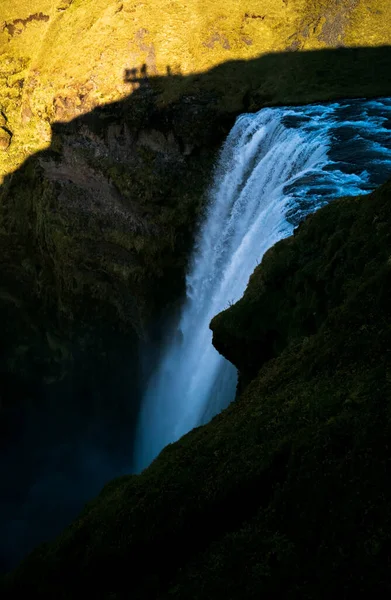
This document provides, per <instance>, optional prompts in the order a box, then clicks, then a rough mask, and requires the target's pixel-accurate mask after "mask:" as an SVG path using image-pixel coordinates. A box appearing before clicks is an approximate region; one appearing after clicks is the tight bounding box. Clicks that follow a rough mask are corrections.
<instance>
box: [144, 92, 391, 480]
mask: <svg viewBox="0 0 391 600" xmlns="http://www.w3.org/2000/svg"><path fill="white" fill-rule="evenodd" d="M390 129H391V100H390V99H383V100H373V101H365V100H361V101H360V100H355V101H346V102H339V103H333V104H327V105H311V106H306V107H297V108H267V109H263V110H261V111H260V112H259V113H257V114H246V115H242V116H240V117H239V118H238V119H237V121H236V123H235V125H234V127H233V129H232V131H231V133H230V134H229V136H228V138H227V140H226V142H225V144H224V146H223V148H222V151H221V153H220V157H219V160H218V164H217V166H216V170H215V175H214V181H213V184H212V186H211V188H210V191H209V201H208V207H207V209H206V214H205V217H204V221H203V224H202V226H201V229H200V232H199V235H198V238H197V240H196V244H195V248H194V252H193V257H192V259H191V262H190V266H189V272H188V275H187V279H186V283H187V294H186V301H185V303H184V306H183V308H182V312H181V317H180V321H179V325H178V327H177V328H175V330H173V331H171V332H169V335H168V337H167V340H166V346H165V350H164V353H163V358H162V360H161V362H160V364H159V366H158V369H157V370H156V372H155V373H154V374H153V375H152V377H151V379H150V381H149V383H148V386H147V390H146V393H145V396H144V398H143V401H142V407H141V412H140V417H139V423H138V430H137V436H136V443H135V464H134V471H136V472H139V471H140V470H142V469H143V468H145V467H146V466H148V464H149V463H150V462H151V461H152V460H153V459H154V458H155V457H156V456H157V454H158V453H159V452H160V450H162V448H163V447H164V446H165V445H167V444H168V443H170V442H174V441H176V440H177V439H179V438H180V437H181V436H182V435H183V434H185V433H186V432H188V431H189V430H190V429H192V428H194V427H196V426H198V425H201V424H204V423H206V422H207V421H209V420H210V419H211V418H212V417H213V416H214V415H216V414H217V413H218V412H220V411H221V410H222V409H224V408H225V407H226V406H227V405H228V404H229V403H230V402H231V401H232V399H233V398H234V395H235V387H236V371H235V369H234V367H233V366H232V365H231V364H230V363H228V362H227V361H226V360H225V359H224V358H223V357H222V356H220V355H219V354H218V353H217V352H216V350H215V349H214V348H213V346H212V343H211V337H212V334H211V331H210V330H209V323H210V321H211V319H212V317H213V316H214V315H216V314H217V313H218V312H220V311H221V310H223V309H224V308H226V307H227V306H228V304H230V303H233V302H236V301H237V300H238V299H239V298H240V297H241V296H242V294H243V292H244V290H245V288H246V285H247V282H248V279H249V276H250V275H251V273H252V272H253V270H254V268H255V266H256V265H257V264H258V263H259V261H260V260H261V258H262V256H263V254H264V253H265V252H266V250H268V248H270V247H271V246H272V245H273V244H275V243H276V242H277V241H279V240H280V239H282V238H284V237H287V236H289V235H290V234H291V233H292V231H293V229H294V227H295V226H296V225H297V224H298V223H299V222H300V220H302V219H303V218H304V217H305V215H307V214H308V213H310V212H313V211H315V210H317V209H318V208H320V207H321V206H323V205H324V204H325V203H327V202H329V201H330V200H331V199H333V198H336V197H338V196H341V195H343V196H348V195H357V194H360V193H366V192H368V191H370V190H371V189H373V188H374V187H376V185H378V184H380V183H382V182H383V181H384V180H385V179H387V177H390V176H391V142H390V137H391V136H390V133H391V131H390Z"/></svg>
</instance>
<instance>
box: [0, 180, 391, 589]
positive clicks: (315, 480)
mask: <svg viewBox="0 0 391 600" xmlns="http://www.w3.org/2000/svg"><path fill="white" fill-rule="evenodd" d="M390 224H391V185H390V183H388V184H386V185H384V186H382V187H381V188H380V189H378V190H377V191H375V192H374V193H373V194H371V195H369V196H362V197H358V198H348V199H344V198H342V199H339V200H336V201H335V202H333V203H332V204H330V205H328V206H327V207H325V208H322V209H321V210H319V211H318V212H317V213H315V214H314V215H312V216H310V217H309V218H308V219H307V220H306V221H305V222H304V223H303V224H302V225H301V226H300V227H299V229H298V230H297V231H296V232H295V235H294V236H293V237H291V238H288V239H286V240H284V241H281V242H280V243H278V244H277V245H276V246H275V247H274V248H272V249H271V250H270V251H269V252H268V253H267V254H266V255H265V256H264V258H263V261H262V263H261V265H260V266H259V267H258V268H257V269H256V271H255V272H254V274H253V276H252V278H251V281H250V284H249V287H248V290H247V292H246V293H245V295H244V298H243V299H242V300H241V301H240V302H239V303H237V304H236V305H234V306H233V307H231V308H230V309H228V310H227V311H225V312H224V313H222V314H220V315H219V316H217V317H216V318H215V319H214V320H213V322H212V329H213V332H214V343H215V344H216V347H217V348H218V349H220V350H223V352H224V354H225V355H226V356H227V357H228V358H230V359H231V360H233V361H234V362H235V364H237V365H238V366H239V368H240V369H241V370H242V372H243V373H244V374H245V375H246V377H247V381H248V380H250V379H251V383H249V384H248V385H247V386H246V388H245V390H244V391H243V393H242V394H241V395H240V397H239V398H238V399H237V401H236V402H235V403H233V404H232V405H231V406H230V407H229V408H228V409H227V410H225V411H224V412H223V413H222V414H220V415H219V416H217V417H216V418H214V419H213V420H212V422H211V423H210V424H208V425H206V426H204V427H200V428H198V429H196V430H193V431H192V432H190V433H189V434H188V435H186V436H184V437H183V438H182V439H181V440H180V441H179V442H177V443H176V444H173V445H170V446H168V447H167V448H166V449H165V450H163V452H162V453H161V455H160V456H159V457H158V458H157V459H156V460H155V461H154V462H153V464H152V465H151V466H150V467H149V468H148V469H147V470H146V471H144V472H143V473H142V474H141V475H139V476H126V477H122V478H120V479H117V480H114V481H112V482H111V483H109V484H108V485H107V486H106V487H105V488H104V489H103V491H102V493H101V494H100V496H98V498H97V499H96V500H95V501H93V502H91V503H90V504H89V505H87V506H86V508H85V510H84V511H83V513H82V514H81V515H80V517H79V519H77V520H76V521H75V522H74V523H73V524H72V525H71V526H70V527H69V528H68V529H66V530H65V531H64V533H63V534H62V535H61V536H60V537H59V538H57V540H55V542H53V543H51V544H46V545H43V546H42V547H40V548H39V549H37V550H36V551H35V552H34V553H33V554H32V555H31V556H30V557H29V558H28V559H27V560H26V561H24V562H23V563H22V565H21V566H20V567H19V568H18V569H17V570H16V571H15V573H14V574H12V575H11V576H10V577H8V578H7V579H6V580H4V581H3V586H4V587H3V591H4V594H5V595H4V597H5V598H14V597H15V598H16V597H20V595H21V594H28V593H29V592H32V591H34V593H36V594H37V593H38V594H39V596H40V597H41V598H51V597H52V596H53V590H61V595H62V596H61V597H62V598H79V597H82V596H83V594H84V593H85V592H84V590H85V589H88V590H89V592H90V594H92V595H93V594H97V596H98V597H100V598H107V599H108V598H126V597H128V595H129V593H130V588H131V593H132V596H133V597H135V598H181V599H183V598H211V597H213V598H230V599H236V598H238V599H242V598H254V599H255V598H259V595H260V594H265V595H266V597H273V598H274V597H283V598H324V597H332V596H333V595H335V594H336V593H337V592H338V594H339V596H340V597H342V598H352V597H355V598H357V597H358V598H366V597H368V595H369V594H374V595H375V596H379V597H380V596H382V595H384V594H386V593H387V592H388V591H389V589H390V585H391V581H390V572H389V560H390V548H391V535H390V521H391V513H390V506H391V490H390V486H389V483H388V480H389V473H388V471H389V461H390V459H391V455H390V447H389V439H390V433H391V430H390V429H391V422H390V407H389V401H390V397H391V388H390V379H389V373H390V348H391V328H390V322H391V320H390V316H391V315H390V303H389V297H390V291H391V262H390V248H391V237H390V231H391V228H390ZM288 313H289V315H291V317H290V318H288ZM307 318H308V319H309V320H308V319H307ZM270 332H271V333H270ZM266 333H267V334H268V335H266ZM267 359H268V360H267ZM70 573H71V574H72V578H71V577H70Z"/></svg>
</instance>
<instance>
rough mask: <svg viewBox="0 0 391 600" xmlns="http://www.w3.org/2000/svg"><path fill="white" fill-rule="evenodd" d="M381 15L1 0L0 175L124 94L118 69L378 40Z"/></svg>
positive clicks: (328, 8) (348, 5)
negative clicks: (59, 128) (54, 133)
mask: <svg viewBox="0 0 391 600" xmlns="http://www.w3.org/2000/svg"><path fill="white" fill-rule="evenodd" d="M368 4H370V6H368ZM390 22H391V3H390V2H389V1H388V0H372V1H371V2H370V3H368V2H366V1H365V0H344V1H343V2H341V1H340V0H244V1H243V2H237V0H224V2H222V1H221V2H219V1H217V0H187V1H186V2H179V1H176V0H146V1H144V2H142V1H135V0H2V1H1V6H0V64H1V68H0V109H1V111H2V115H1V116H0V127H1V128H2V129H0V179H1V176H2V175H3V174H4V173H7V172H10V171H12V170H14V169H15V168H16V167H17V166H18V165H19V164H20V163H21V162H22V160H23V159H24V158H25V157H26V156H28V155H29V154H31V153H32V152H33V151H35V150H37V149H40V148H43V147H45V146H47V145H48V143H49V141H50V123H52V122H53V121H56V120H69V119H71V118H72V117H74V116H76V115H77V114H80V113H84V112H87V111H89V110H90V109H91V108H92V107H94V106H96V105H98V104H103V103H106V102H108V101H112V100H116V99H121V98H123V97H124V96H126V95H128V94H129V93H130V92H131V91H132V84H129V83H125V82H124V72H125V69H131V70H132V69H133V73H135V74H136V73H139V72H140V69H141V67H142V65H146V70H147V73H148V74H150V75H163V74H167V73H172V74H178V73H181V74H183V75H186V74H189V73H194V72H204V71H206V70H208V69H210V68H211V67H213V66H216V65H218V64H220V63H223V62H226V61H228V60H236V59H251V58H254V57H257V56H259V55H260V54H262V53H270V52H274V51H286V50H291V51H297V50H309V49H320V48H327V47H336V46H343V45H345V46H357V45H359V46H377V45H383V44H387V43H389V42H390V41H391V35H390V31H389V30H390V27H389V23H390ZM133 87H134V84H133Z"/></svg>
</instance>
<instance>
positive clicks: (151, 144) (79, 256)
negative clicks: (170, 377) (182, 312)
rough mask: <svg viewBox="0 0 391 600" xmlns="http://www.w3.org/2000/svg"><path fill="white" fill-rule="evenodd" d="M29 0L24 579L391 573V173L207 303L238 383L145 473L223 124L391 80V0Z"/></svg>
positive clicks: (13, 393) (225, 584)
mask: <svg viewBox="0 0 391 600" xmlns="http://www.w3.org/2000/svg"><path fill="white" fill-rule="evenodd" d="M7 1H8V3H9V6H6V5H5V7H4V9H3V8H0V31H1V34H0V60H1V63H0V167H1V172H2V173H3V174H4V178H3V181H2V184H1V187H0V311H1V315H2V318H1V320H0V478H1V480H2V486H1V498H0V514H1V516H0V540H1V541H0V572H3V573H5V572H7V571H9V570H10V569H14V568H15V567H16V569H15V570H13V571H12V572H11V573H8V574H7V575H4V576H3V577H2V578H1V579H0V592H1V594H2V597H4V598H5V599H6V598H10V599H11V598H17V597H18V598H19V597H21V596H22V595H31V594H33V595H34V594H35V596H36V597H39V598H42V599H44V598H47V599H52V598H53V597H55V596H56V597H59V598H64V599H68V598H69V599H70V598H84V597H85V593H86V592H85V590H87V589H88V595H89V596H91V597H96V598H104V599H107V600H109V599H110V600H112V599H114V598H116V599H122V598H128V597H130V596H132V597H133V598H140V599H150V598H156V599H157V598H159V599H160V600H163V599H166V598H167V599H168V598H178V599H179V598H180V599H184V598H189V599H190V598H192V599H195V598H197V599H203V598H205V599H207V598H208V599H209V598H223V597H224V598H229V599H232V600H234V599H236V598H237V599H238V600H239V599H247V598H249V599H250V598H251V599H252V598H254V599H255V598H259V596H260V595H262V594H263V595H265V597H267V598H277V597H282V598H292V599H293V598H300V599H302V598H308V599H309V598H326V597H331V596H333V595H336V594H337V592H338V594H339V595H340V596H341V597H342V598H350V597H354V598H367V597H368V596H369V595H370V594H371V595H375V596H379V597H380V596H381V595H383V594H387V593H389V592H390V589H391V579H390V571H389V567H390V560H391V554H390V548H391V535H390V532H389V529H390V516H391V513H390V506H391V504H390V502H391V489H390V486H389V484H388V479H389V463H390V460H391V454H390V450H389V446H390V407H389V402H390V397H391V394H390V391H391V390H390V351H391V338H390V314H389V310H390V309H389V297H390V291H391V290H390V283H391V279H390V268H391V262H390V261H391V258H390V257H391V239H390V230H391V228H390V225H391V204H390V202H391V188H390V183H385V184H384V185H382V186H381V187H380V188H378V189H377V190H375V191H374V192H372V193H371V194H369V195H365V196H358V197H354V198H338V199H336V200H335V201H333V202H331V203H330V204H329V205H328V206H325V207H324V208H321V209H320V210H319V211H318V212H316V213H315V214H314V215H311V216H309V217H308V218H306V220H305V221H304V222H303V223H301V224H300V226H299V227H298V229H296V230H295V232H294V235H293V236H291V237H289V238H288V239H286V240H282V241H281V242H279V243H277V244H276V245H275V246H273V248H271V249H270V250H269V251H268V252H267V253H266V255H265V256H264V258H263V260H262V263H261V264H260V265H259V266H258V267H257V269H256V270H255V272H254V274H253V275H252V277H251V279H250V281H249V285H248V288H247V290H246V292H245V295H244V296H243V298H242V299H241V300H240V301H239V302H237V303H236V304H234V305H233V306H231V307H230V308H229V309H227V310H226V311H224V312H222V313H220V314H219V315H217V316H216V317H215V318H214V319H213V321H212V323H211V328H212V330H213V343H214V345H215V347H216V348H217V349H218V351H219V352H221V354H223V355H224V356H225V357H226V358H227V359H228V360H230V361H231V362H232V363H233V364H234V365H235V366H236V367H237V369H238V371H239V386H238V393H237V399H236V401H235V402H234V403H232V404H231V405H230V406H229V407H228V409H226V410H225V411H223V412H222V413H221V414H220V415H218V416H217V417H215V418H214V419H213V420H212V421H211V422H210V423H209V424H208V425H206V426H203V427H199V428H196V429H194V430H193V431H191V432H190V433H188V434H187V435H186V436H184V437H182V438H181V439H180V440H179V441H178V442H176V443H175V444H172V445H169V446H167V447H166V448H165V449H164V450H163V452H162V453H161V454H160V456H159V457H158V458H157V459H156V460H155V461H154V462H153V463H152V465H151V466H150V467H149V468H148V469H146V470H145V471H143V472H142V473H141V475H130V474H129V471H130V468H131V464H132V453H133V442H134V431H135V425H136V421H137V417H138V414H139V410H140V402H141V398H142V394H143V390H144V388H145V385H146V381H147V380H148V377H149V376H150V374H151V372H152V371H153V369H154V367H155V366H156V364H157V363H158V361H159V357H160V354H161V341H162V339H163V337H164V333H165V331H166V329H167V324H168V323H171V322H173V321H174V322H175V320H176V319H177V313H178V308H179V307H180V305H181V303H182V300H183V298H184V295H185V277H186V270H187V266H188V261H189V256H190V253H191V250H192V247H193V243H194V237H195V232H196V230H197V226H198V225H199V223H200V221H201V220H202V218H203V216H204V214H205V203H206V200H207V193H208V189H209V186H210V183H211V180H212V176H213V173H214V165H215V162H216V158H217V156H218V153H219V150H220V148H221V145H222V143H223V141H224V139H225V138H226V136H227V135H228V133H229V131H230V129H231V127H232V126H233V124H234V122H235V119H236V118H237V117H238V115H240V114H241V113H243V112H256V111H258V110H260V109H262V108H265V107H271V106H289V105H301V104H309V103H313V102H329V101H332V100H337V99H346V98H379V97H385V96H391V69H390V66H391V46H390V45H387V44H389V43H390V41H391V31H390V30H389V22H388V21H387V15H388V14H389V11H390V7H389V6H388V3H387V2H383V1H382V0H376V2H374V5H373V7H371V10H370V9H369V8H368V7H366V6H364V3H363V2H360V0H351V1H349V2H345V3H340V2H338V0H311V2H308V3H307V4H306V3H304V2H301V0H281V2H277V3H276V2H275V3H274V4H273V3H271V2H269V1H268V0H265V1H264V2H262V1H259V2H256V1H255V0H254V1H251V2H250V1H249V2H247V4H248V6H247V5H246V6H243V7H241V8H239V7H236V4H235V7H231V8H232V11H231V12H232V14H231V16H229V15H228V13H227V14H225V12H224V11H223V12H224V15H223V14H221V15H220V13H219V10H220V9H218V8H216V9H215V8H214V7H213V8H212V7H211V8H210V15H209V17H210V18H209V17H207V16H204V12H205V11H204V12H202V11H201V10H200V11H199V14H198V13H197V11H196V10H195V9H194V15H196V16H194V22H193V21H192V10H193V9H192V6H191V3H190V4H189V6H186V7H185V6H183V7H181V6H179V5H178V6H176V3H171V4H172V6H171V4H170V3H167V7H166V6H165V4H164V3H163V4H164V11H166V12H164V18H163V16H161V20H162V23H161V24H160V23H159V17H158V14H159V6H155V8H154V7H153V6H152V3H149V2H147V3H146V6H145V8H144V9H143V8H142V7H141V8H140V7H139V3H133V2H128V1H124V2H123V3H122V2H114V1H110V2H108V3H107V2H106V3H105V2H103V0H97V3H96V6H95V7H94V8H93V7H92V4H91V3H90V2H89V0H86V2H85V4H84V5H83V2H82V0H73V1H72V0H61V2H55V3H54V4H53V3H52V2H49V1H46V0H42V1H41V2H40V1H39V0H36V1H35V2H34V5H35V7H36V8H34V11H33V12H31V10H30V9H28V10H27V8H28V7H27V8H26V7H24V5H25V4H26V3H23V2H22V3H21V4H20V8H18V10H19V11H20V12H16V8H15V7H14V3H13V0H7ZM158 4H159V3H158ZM174 4H175V6H174ZM245 4H246V3H245ZM342 4H343V6H342ZM22 5H23V7H22ZM159 5H160V4H159ZM375 5H376V6H375ZM88 6H90V9H88ZM228 8H229V6H227V11H228ZM22 9H23V10H22ZM3 10H4V13H3V12H2V11H3ZM143 10H144V12H143ZM221 10H222V9H221ZM224 10H225V9H224ZM140 11H141V12H140ZM376 11H377V12H376ZM201 12H202V15H201ZM185 13H186V17H185V16H184V14H185ZM242 13H243V14H242ZM141 14H143V15H145V16H143V19H147V18H148V19H149V22H148V24H146V23H144V24H143V25H142V26H141V25H140V23H141V21H140V23H139V20H140V19H141V16H140V15H141ZM161 14H162V15H163V12H162V13H161ZM205 14H206V15H207V13H205ZM200 15H201V16H200ZM196 17H197V18H196ZM73 23H74V27H75V29H74V30H72V24H73ZM130 23H133V25H132V27H133V29H130V27H131V26H130ZM178 23H179V24H180V25H178ZM192 27H193V30H194V31H196V32H197V34H194V40H192V39H190V38H191V37H192V35H191V32H192V31H193V30H192V29H191V28H192ZM360 27H361V29H360ZM80 31H85V37H84V38H83V36H80V35H79V33H80ZM39 32H40V35H41V36H43V37H42V39H43V42H42V43H41V42H39V43H38V41H37V42H36V41H35V39H37V40H38V37H37V36H38V33H39ZM23 36H25V37H23ZM110 36H111V38H110ZM113 36H114V37H113ZM109 38H110V39H112V45H111V46H110V45H107V44H108V42H107V40H108V39H109ZM185 38H186V43H185V41H184V40H185ZM23 40H26V42H25V48H26V51H24V50H23ZM66 40H67V42H66V43H67V44H68V46H67V45H66V44H65V41H66ZM72 40H73V42H72ZM167 40H168V41H167ZM61 43H63V46H62V48H63V51H61V52H59V47H60V46H59V44H61ZM166 43H167V48H166V47H165V44H166ZM40 44H41V45H40ZM72 44H74V47H75V54H74V55H72V60H70V59H69V57H70V56H71V54H70V48H71V47H72ZM159 44H160V45H159ZM170 44H171V46H170ZM366 45H368V47H365V46H366ZM349 46H350V47H349ZM370 46H372V47H370ZM135 48H136V49H135ZM159 48H161V53H160V54H159ZM165 48H166V49H165ZM27 49H28V51H27ZM116 49H117V53H116ZM182 49H183V54H182ZM28 52H30V54H28ZM126 52H127V53H128V54H126ZM121 53H122V56H121V59H119V58H118V57H119V55H121ZM117 54H118V56H117ZM56 57H58V61H57V59H56ZM181 58H182V59H183V63H182V64H183V66H181ZM88 60H90V61H91V64H93V65H94V69H95V70H93V69H92V70H91V73H88V76H87V75H86V73H87V71H86V68H87V67H85V65H86V64H87V62H88ZM94 61H95V62H94ZM105 61H106V62H105ZM105 69H106V70H105ZM385 127H386V128H387V129H390V123H389V122H388V123H386V124H385ZM228 302H229V298H227V303H228ZM114 477H117V478H116V479H113V478H114ZM103 486H104V487H103ZM102 487H103V490H102ZM101 490H102V491H101ZM97 494H99V495H98V496H97ZM95 496H97V497H96V498H95V499H93V498H94V497H95ZM86 503H87V504H86ZM84 505H85V508H84V509H83V506H84ZM82 509H83V510H82ZM80 510H82V512H81V514H80V515H79V516H78V517H77V515H78V514H79V513H80ZM76 517H77V518H76ZM72 519H75V520H74V521H73V522H72V523H71V521H72ZM69 523H71V524H70V525H69ZM65 526H67V527H66V529H65V530H64V527H65ZM61 532H62V533H61ZM57 535H58V537H56V536H57ZM41 542H46V543H44V544H43V545H39V544H41ZM36 546H38V547H37V548H36V549H35V550H34V551H33V552H32V554H30V555H29V556H27V558H24V557H25V556H26V554H27V553H28V552H30V551H31V550H33V548H35V547H36ZM22 559H24V560H22ZM21 560H22V562H20V561H21ZM19 562H20V564H19ZM17 565H18V566H17Z"/></svg>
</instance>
